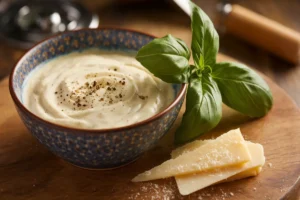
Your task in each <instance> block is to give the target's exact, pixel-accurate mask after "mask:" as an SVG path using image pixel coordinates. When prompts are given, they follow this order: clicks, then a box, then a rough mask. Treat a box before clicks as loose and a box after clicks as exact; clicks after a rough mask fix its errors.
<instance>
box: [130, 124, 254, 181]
mask: <svg viewBox="0 0 300 200" xmlns="http://www.w3.org/2000/svg"><path fill="white" fill-rule="evenodd" d="M250 159H251V157H250V154H249V151H248V149H247V147H246V144H245V141H244V138H243V136H242V134H241V132H240V130H239V129H236V130H231V131H229V132H227V133H225V134H223V135H221V136H220V137H218V138H217V139H215V140H213V141H211V142H207V143H206V144H203V145H201V146H200V147H199V148H195V149H194V150H192V151H190V152H187V153H185V154H182V155H179V156H178V157H176V158H174V159H170V160H168V161H166V162H164V163H162V164H161V165H159V166H157V167H154V168H152V169H151V170H149V171H146V172H144V173H142V174H139V175H138V176H136V177H135V178H134V179H133V180H132V181H133V182H140V181H149V180H155V179H161V178H168V177H172V176H179V175H186V174H191V173H196V172H197V173H198V172H201V171H207V170H212V169H216V168H224V167H229V166H237V165H242V164H244V163H246V162H248V161H249V160H250Z"/></svg>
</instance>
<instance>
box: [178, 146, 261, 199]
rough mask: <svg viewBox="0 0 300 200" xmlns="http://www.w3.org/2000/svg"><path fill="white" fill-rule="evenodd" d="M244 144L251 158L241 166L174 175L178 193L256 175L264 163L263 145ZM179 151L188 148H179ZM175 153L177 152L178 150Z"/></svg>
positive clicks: (184, 193) (185, 193) (189, 192)
mask: <svg viewBox="0 0 300 200" xmlns="http://www.w3.org/2000/svg"><path fill="white" fill-rule="evenodd" d="M246 144H247V148H248V149H249V152H250V155H251V160H250V161H249V162H247V163H246V164H245V165H243V166H238V165H236V166H231V167H226V168H218V169H215V170H211V171H206V172H200V173H196V174H190V175H185V176H176V177H175V179H176V182H177V186H178V189H179V192H180V194H182V195H188V194H191V193H193V192H195V191H197V190H200V189H203V188H205V187H207V186H210V185H213V184H216V183H220V182H227V181H232V180H237V179H241V178H245V177H249V176H255V175H257V174H258V173H259V172H260V170H261V167H262V166H263V165H264V163H265V157H264V151H263V147H262V145H260V144H254V143H251V142H246ZM198 145H200V146H202V145H203V144H201V143H200V142H198ZM181 151H188V150H187V149H181ZM177 153H178V154H179V153H180V152H177ZM178 154H177V155H178ZM173 155H174V154H173Z"/></svg>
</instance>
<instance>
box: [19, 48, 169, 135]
mask: <svg viewBox="0 0 300 200" xmlns="http://www.w3.org/2000/svg"><path fill="white" fill-rule="evenodd" d="M25 82H26V84H24V89H23V93H22V99H23V102H24V105H25V106H26V107H27V108H28V109H29V110H30V111H32V112H33V113H34V114H36V115H37V116H39V117H41V118H43V119H45V120H48V121H51V122H53V123H56V124H61V125H65V126H69V127H74V128H85V129H104V128H115V127H122V126H126V125H130V124H134V123H136V122H139V121H142V120H145V119H147V118H150V117H151V116H153V115H155V114H157V113H159V112H160V111H162V110H163V109H164V108H166V107H167V106H168V105H169V104H170V103H171V102H172V101H173V99H174V90H173V88H172V85H171V84H168V83H165V82H163V81H162V80H160V79H158V78H156V77H154V76H153V75H152V74H151V73H150V72H149V71H148V70H147V69H145V68H144V67H143V66H142V65H141V64H140V63H139V62H138V61H136V60H135V59H134V58H133V57H131V56H128V55H125V54H124V55H123V54H116V53H109V52H100V51H99V50H87V51H84V52H81V53H77V52H76V53H70V54H68V55H65V56H60V57H58V58H55V59H52V60H50V61H48V62H46V63H43V64H42V65H41V66H38V67H37V69H35V70H34V71H33V72H31V73H30V76H29V77H28V78H27V80H26V81H25Z"/></svg>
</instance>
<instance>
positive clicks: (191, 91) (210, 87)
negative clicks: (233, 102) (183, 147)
mask: <svg viewBox="0 0 300 200" xmlns="http://www.w3.org/2000/svg"><path fill="white" fill-rule="evenodd" d="M221 117H222V98H221V94H220V91H219V88H218V86H217V83H216V82H215V81H214V80H213V79H212V78H211V77H210V75H209V74H202V77H200V78H199V77H193V78H191V81H190V84H189V87H188V91H187V96H186V111H185V113H184V115H183V118H182V122H181V125H180V127H179V128H178V129H177V131H176V133H175V143H176V144H182V143H185V142H188V141H190V140H193V139H195V138H196V137H198V136H200V135H201V134H203V133H205V132H207V131H209V130H211V129H212V128H214V127H215V126H216V125H217V124H218V123H219V121H220V119H221Z"/></svg>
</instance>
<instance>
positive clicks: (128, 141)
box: [9, 28, 186, 169]
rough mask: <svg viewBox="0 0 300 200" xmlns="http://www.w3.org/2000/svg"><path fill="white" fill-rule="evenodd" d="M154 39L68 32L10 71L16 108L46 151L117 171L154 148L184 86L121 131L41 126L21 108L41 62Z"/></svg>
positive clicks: (127, 33) (106, 31)
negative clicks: (24, 91)
mask: <svg viewBox="0 0 300 200" xmlns="http://www.w3.org/2000/svg"><path fill="white" fill-rule="evenodd" d="M153 38H154V37H153V36H150V35H147V34H144V33H140V32H136V31H130V30H122V29H112V28H102V29H83V30H79V31H73V32H66V33H63V34H61V35H58V36H55V37H52V38H50V39H47V40H45V41H43V42H41V43H39V44H38V45H36V46H35V47H33V48H32V49H30V50H29V51H28V52H27V53H26V54H25V55H24V56H23V57H22V58H21V59H20V61H19V62H18V63H17V64H16V66H15V67H14V69H13V71H12V73H11V76H10V81H9V89H10V93H11V96H12V99H13V101H14V103H15V105H16V109H17V111H18V113H19V115H20V117H21V119H22V120H23V122H24V124H25V126H26V127H27V128H28V130H29V131H30V132H31V133H32V134H33V135H34V136H35V137H36V138H37V139H38V141H39V142H40V143H42V144H43V145H45V146H46V147H47V148H48V149H49V150H50V151H52V152H53V153H54V154H56V155H58V156H59V157H61V158H63V159H64V160H66V161H68V162H70V163H72V164H74V165H77V166H80V167H84V168H92V169H109V168H115V167H119V166H122V165H125V164H127V163H130V162H131V161H133V160H135V159H136V158H137V157H139V156H140V155H141V154H142V153H143V152H145V151H147V150H148V149H149V148H151V147H153V145H155V144H156V143H157V142H158V141H159V139H160V138H161V137H162V136H164V135H165V134H166V133H167V132H168V130H169V129H170V127H171V126H172V124H173V123H174V121H175V119H176V117H177V115H178V112H179V110H180V108H181V106H182V103H183V100H184V94H185V91H186V85H185V84H182V85H177V84H174V85H173V88H174V91H175V93H176V99H175V100H174V101H173V102H172V103H171V105H169V106H168V107H167V108H166V109H165V110H163V111H162V112H161V113H159V114H157V115H155V116H153V117H151V118H149V119H147V120H144V121H142V122H139V123H136V124H133V125H129V126H126V127H121V128H113V129H105V130H104V129H102V130H86V129H75V128H69V127H64V126H61V125H57V124H53V123H51V122H48V121H45V120H43V119H41V118H40V117H38V116H36V115H34V114H33V113H31V112H30V111H29V110H28V109H26V108H25V107H24V105H23V104H22V100H21V94H22V86H23V82H24V79H25V78H26V77H27V76H28V74H29V73H30V72H31V71H32V70H33V69H34V68H35V67H36V66H37V65H39V64H40V63H43V62H45V61H47V60H48V59H51V58H55V57H57V56H59V55H63V54H68V53H70V52H73V51H78V50H79V51H80V50H85V49H88V48H95V47H96V48H99V49H104V50H118V51H124V52H127V51H131V52H132V51H137V50H138V49H139V48H141V47H142V46H143V45H145V44H147V43H148V42H149V41H151V40H152V39H153Z"/></svg>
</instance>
